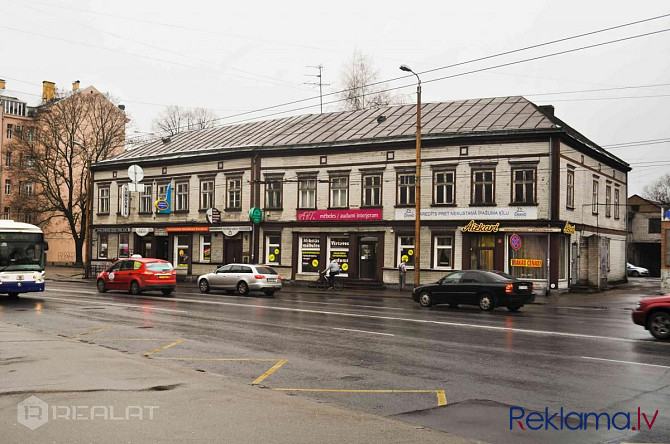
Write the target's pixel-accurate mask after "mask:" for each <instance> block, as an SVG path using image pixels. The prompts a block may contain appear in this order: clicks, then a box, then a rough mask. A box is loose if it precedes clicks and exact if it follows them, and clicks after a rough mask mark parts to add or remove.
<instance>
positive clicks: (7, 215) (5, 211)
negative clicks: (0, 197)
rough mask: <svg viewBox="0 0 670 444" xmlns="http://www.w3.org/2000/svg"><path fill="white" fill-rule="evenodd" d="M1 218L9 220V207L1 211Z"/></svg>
mask: <svg viewBox="0 0 670 444" xmlns="http://www.w3.org/2000/svg"><path fill="white" fill-rule="evenodd" d="M2 218H3V219H5V220H9V207H5V210H4V211H3V212H2Z"/></svg>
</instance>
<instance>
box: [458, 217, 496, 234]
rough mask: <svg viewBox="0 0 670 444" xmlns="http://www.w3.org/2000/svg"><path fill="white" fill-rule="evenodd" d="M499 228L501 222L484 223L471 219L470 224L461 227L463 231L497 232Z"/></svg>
mask: <svg viewBox="0 0 670 444" xmlns="http://www.w3.org/2000/svg"><path fill="white" fill-rule="evenodd" d="M498 228H500V223H496V224H483V223H477V222H475V221H474V220H471V221H470V223H469V224H467V225H466V226H464V227H461V231H463V232H467V233H497V232H498Z"/></svg>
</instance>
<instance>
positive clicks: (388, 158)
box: [91, 97, 630, 292]
mask: <svg viewBox="0 0 670 444" xmlns="http://www.w3.org/2000/svg"><path fill="white" fill-rule="evenodd" d="M415 130H416V110H415V107H414V106H393V107H385V108H378V109H373V110H365V111H353V112H336V113H328V114H319V115H303V116H295V117H288V118H283V119H275V120H269V121H263V122H252V123H244V124H238V125H231V126H224V127H219V128H210V129H204V130H195V131H190V132H186V133H180V134H177V135H176V136H173V137H171V138H165V139H163V140H159V141H155V142H151V143H148V144H146V145H144V146H141V147H139V148H136V149H134V150H131V151H127V152H125V153H123V154H122V155H120V156H117V157H115V158H111V159H108V160H106V161H103V162H100V163H98V164H96V165H94V167H93V172H94V183H95V188H94V192H95V193H96V199H95V202H94V223H93V228H94V236H93V237H92V239H93V248H92V252H91V253H92V255H91V257H92V258H93V260H94V263H97V264H100V265H102V264H104V263H106V262H107V261H109V259H111V258H114V257H127V256H129V255H130V254H133V253H139V254H142V255H143V256H154V257H160V258H164V259H167V260H170V261H172V262H173V263H174V265H175V267H177V269H178V271H179V273H180V274H181V275H182V276H184V277H188V276H197V275H198V274H200V273H203V272H206V271H211V269H213V268H214V267H215V265H219V264H222V263H227V262H233V261H249V262H262V263H267V264H271V265H272V266H273V267H276V268H277V269H278V270H280V273H281V274H282V275H284V277H285V278H291V279H297V280H314V279H316V276H317V272H318V270H319V269H323V268H324V267H325V264H327V263H328V262H330V261H331V260H332V259H336V260H337V261H338V262H340V264H341V266H342V269H343V276H344V277H346V278H347V279H350V280H352V281H356V280H366V281H376V282H380V283H387V284H389V283H395V282H397V271H396V270H397V269H396V267H397V264H398V263H399V262H400V261H401V260H402V259H405V260H406V261H407V265H408V266H407V268H408V277H407V279H408V282H411V281H412V279H413V276H412V273H413V266H414V258H415V257H416V254H419V255H420V258H421V261H420V263H421V274H420V276H421V281H422V282H430V281H434V280H437V279H438V278H439V277H441V276H443V275H444V274H445V273H447V272H448V271H449V270H453V269H498V270H502V271H505V272H507V273H510V274H512V275H514V276H518V277H521V278H524V279H531V280H533V281H534V282H535V283H536V288H537V289H538V290H540V291H541V292H546V291H548V290H567V289H568V288H569V287H570V286H571V285H577V284H583V285H591V286H603V285H606V283H607V282H611V281H618V280H623V279H625V249H626V218H625V212H623V211H621V208H622V207H621V204H620V202H622V199H624V198H625V196H626V180H627V172H628V171H629V170H630V168H629V167H628V165H627V164H626V163H625V162H623V161H622V160H620V159H618V158H617V157H615V156H613V155H611V154H610V153H608V152H607V151H605V150H604V149H602V148H600V147H599V146H598V145H596V144H595V143H594V142H592V141H590V140H588V139H587V138H586V137H585V136H583V135H581V134H580V133H578V132H577V131H575V130H574V129H572V128H571V127H569V126H568V125H567V124H566V123H565V122H563V121H561V120H560V119H558V118H557V117H556V116H554V113H553V107H550V106H547V107H540V106H537V105H535V104H533V103H532V102H530V101H528V100H527V99H525V98H523V97H497V98H489V99H473V100H467V101H455V102H441V103H429V104H424V105H423V107H422V150H421V153H422V155H421V158H422V168H421V177H419V178H417V176H416V158H415V153H416V151H415ZM133 164H136V165H139V166H141V167H142V168H143V170H144V179H143V180H142V183H141V185H143V191H142V192H130V193H128V192H126V191H125V190H127V189H128V182H129V179H128V177H127V174H126V170H127V169H128V167H129V166H130V165H133ZM417 180H420V181H421V187H420V189H421V202H422V205H421V215H420V217H421V233H420V236H421V239H420V241H421V242H420V245H421V248H420V250H419V251H418V252H417V251H416V247H415V241H414V239H415V232H414V227H415V217H416V215H415V193H416V187H415V184H416V181H417ZM258 210H260V214H261V215H262V217H261V220H259V221H258V223H254V222H251V221H250V214H249V213H250V211H252V212H256V213H258Z"/></svg>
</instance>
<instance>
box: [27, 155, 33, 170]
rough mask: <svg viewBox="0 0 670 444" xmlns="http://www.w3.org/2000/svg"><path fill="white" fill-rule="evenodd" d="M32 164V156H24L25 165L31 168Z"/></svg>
mask: <svg viewBox="0 0 670 444" xmlns="http://www.w3.org/2000/svg"><path fill="white" fill-rule="evenodd" d="M33 164H34V161H33V158H32V157H31V156H26V160H25V167H26V168H32V167H33Z"/></svg>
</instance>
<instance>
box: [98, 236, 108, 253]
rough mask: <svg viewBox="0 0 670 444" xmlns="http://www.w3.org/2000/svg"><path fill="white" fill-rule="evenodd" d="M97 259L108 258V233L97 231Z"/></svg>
mask: <svg viewBox="0 0 670 444" xmlns="http://www.w3.org/2000/svg"><path fill="white" fill-rule="evenodd" d="M98 259H109V235H108V234H107V233H98Z"/></svg>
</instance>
